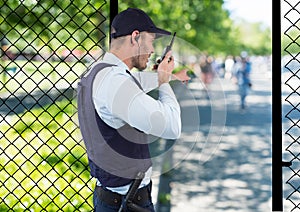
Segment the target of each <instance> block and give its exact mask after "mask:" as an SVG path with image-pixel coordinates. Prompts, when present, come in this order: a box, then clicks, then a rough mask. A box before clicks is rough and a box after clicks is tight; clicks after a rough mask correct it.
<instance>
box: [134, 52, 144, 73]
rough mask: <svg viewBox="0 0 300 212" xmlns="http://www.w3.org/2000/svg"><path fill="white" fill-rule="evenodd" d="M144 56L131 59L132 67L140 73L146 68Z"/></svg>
mask: <svg viewBox="0 0 300 212" xmlns="http://www.w3.org/2000/svg"><path fill="white" fill-rule="evenodd" d="M145 56H146V55H137V56H134V57H133V58H132V64H133V67H135V68H137V69H138V70H140V71H142V70H144V69H145V68H147V63H145V62H144V61H143V59H144V57H145Z"/></svg>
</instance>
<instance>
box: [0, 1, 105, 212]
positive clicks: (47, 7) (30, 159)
mask: <svg viewBox="0 0 300 212" xmlns="http://www.w3.org/2000/svg"><path fill="white" fill-rule="evenodd" d="M105 4H106V1H96V0H87V1H81V0H58V1H57V0H47V1H46V0H40V1H29V0H4V1H1V2H0V11H1V13H0V41H1V43H0V46H1V50H0V71H1V73H0V82H1V84H0V86H1V90H0V97H1V100H0V211H24V210H31V211H76V210H80V211H89V210H91V209H92V200H91V194H92V187H93V184H92V183H93V182H92V180H91V178H90V174H89V170H88V163H87V158H86V155H85V150H84V146H83V144H82V140H81V137H80V133H79V128H78V124H77V117H76V116H77V109H76V103H75V101H76V99H75V98H74V96H75V94H76V93H75V89H76V85H77V81H78V78H79V76H80V75H81V74H82V73H83V72H84V71H85V70H86V69H87V68H88V67H89V66H90V64H91V63H92V62H94V61H95V60H97V59H98V58H99V57H101V56H102V54H103V49H104V46H105V33H104V32H105V30H106V29H107V23H106V22H105V21H106V18H105V17H106V16H105V15H104V14H103V13H105V10H103V6H104V5H105ZM106 12H107V11H106Z"/></svg>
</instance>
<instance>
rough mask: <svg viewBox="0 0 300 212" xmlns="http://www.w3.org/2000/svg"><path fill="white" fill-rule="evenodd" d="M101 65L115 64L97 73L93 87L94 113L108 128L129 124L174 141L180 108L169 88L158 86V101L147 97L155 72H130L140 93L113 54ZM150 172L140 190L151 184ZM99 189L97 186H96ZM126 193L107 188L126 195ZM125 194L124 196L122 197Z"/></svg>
mask: <svg viewBox="0 0 300 212" xmlns="http://www.w3.org/2000/svg"><path fill="white" fill-rule="evenodd" d="M101 62H104V63H109V64H115V65H116V66H112V67H107V68H105V69H103V70H102V71H100V72H99V73H98V74H97V76H96V77H95V80H94V83H93V100H94V104H95V108H96V111H97V113H98V115H99V116H100V117H101V119H102V120H103V121H104V122H105V123H106V124H108V125H109V126H111V127H113V128H115V129H118V128H120V127H122V126H123V125H124V124H126V123H128V124H129V125H130V126H132V127H135V128H137V129H139V130H141V131H143V132H144V133H146V134H150V135H154V136H157V137H161V138H165V139H176V138H178V137H179V136H180V133H181V117H180V106H179V104H178V102H177V99H176V96H175V94H174V92H173V90H172V88H171V86H170V85H169V83H163V84H162V85H160V86H159V88H158V90H159V99H158V100H156V99H154V98H152V97H150V96H149V95H147V94H146V93H147V92H149V91H151V90H153V89H155V88H157V87H158V77H157V73H155V72H133V73H132V75H133V76H134V77H135V78H136V79H137V80H138V81H139V82H140V84H141V86H142V88H143V90H141V89H140V88H139V87H138V86H137V84H136V83H135V82H134V80H133V78H132V77H131V76H130V75H129V74H128V73H126V70H129V68H128V67H127V65H126V64H125V63H123V62H122V61H121V60H120V59H119V58H118V57H116V56H115V55H114V54H112V53H106V54H105V55H104V57H103V60H102V61H101ZM151 172H152V168H150V169H149V170H148V171H147V172H146V177H145V178H144V180H143V181H142V184H141V187H142V186H143V185H147V184H148V183H149V182H150V176H151ZM98 185H99V182H98ZM128 188H129V185H128V186H126V188H125V189H121V191H120V189H118V188H108V189H111V190H113V191H115V192H118V193H122V194H125V193H126V192H127V190H128ZM124 191H125V193H124Z"/></svg>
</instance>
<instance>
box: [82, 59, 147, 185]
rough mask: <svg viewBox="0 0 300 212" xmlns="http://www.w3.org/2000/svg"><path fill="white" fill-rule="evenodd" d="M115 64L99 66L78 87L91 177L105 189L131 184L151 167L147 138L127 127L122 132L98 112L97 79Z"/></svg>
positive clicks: (101, 64)
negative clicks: (95, 104) (108, 123)
mask: <svg viewBox="0 0 300 212" xmlns="http://www.w3.org/2000/svg"><path fill="white" fill-rule="evenodd" d="M109 66H114V65H112V64H106V63H99V64H97V65H95V66H94V67H93V68H92V69H91V70H90V71H89V72H88V73H87V75H85V76H83V77H81V79H80V82H79V83H78V90H77V92H78V93H77V97H78V103H77V104H78V119H79V127H80V131H81V134H82V137H83V141H84V144H85V147H86V151H87V155H88V160H89V166H90V169H91V170H90V171H91V175H92V176H93V177H96V178H98V180H99V181H100V182H101V184H102V185H103V186H106V187H118V186H123V185H127V184H129V183H130V182H131V181H132V180H133V179H134V178H135V177H136V175H137V173H138V172H140V171H142V172H145V171H147V169H148V168H149V167H150V166H151V165H152V162H151V158H150V153H149V147H148V144H147V135H146V134H145V133H143V132H141V131H139V130H137V129H135V128H133V127H131V126H129V125H128V124H126V125H124V126H122V127H121V128H119V129H114V128H112V127H110V126H109V125H107V124H106V123H105V122H104V121H103V120H102V119H101V118H100V117H99V116H98V113H97V112H96V110H95V106H94V103H93V99H92V88H93V81H94V78H95V76H96V75H97V73H98V72H99V71H101V70H102V69H104V68H105V67H109Z"/></svg>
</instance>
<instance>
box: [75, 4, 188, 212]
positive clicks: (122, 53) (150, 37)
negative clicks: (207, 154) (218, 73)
mask: <svg viewBox="0 0 300 212" xmlns="http://www.w3.org/2000/svg"><path fill="white" fill-rule="evenodd" d="M170 34H171V33H170V32H168V31H166V30H163V29H160V28H157V27H156V26H155V25H154V23H153V22H152V20H151V19H150V17H149V16H148V15H147V14H146V13H145V12H143V11H142V10H140V9H134V8H129V9H127V10H125V11H123V12H121V13H119V14H118V15H117V16H116V17H115V18H114V20H113V22H112V31H111V38H112V39H111V46H110V51H109V52H107V53H106V54H105V55H104V57H103V60H102V61H100V62H99V63H97V64H95V65H94V66H93V67H92V69H91V70H90V71H89V72H88V73H87V74H86V75H85V77H83V78H82V79H81V82H80V83H79V85H78V89H79V90H78V116H79V124H80V129H81V132H82V136H83V139H84V142H85V145H86V149H87V153H88V159H89V166H90V169H91V175H92V176H93V177H95V178H96V179H97V185H96V188H95V192H94V207H95V211H118V209H119V208H120V207H121V205H122V204H123V205H122V206H124V210H125V211H130V208H127V205H126V204H124V199H125V196H126V194H127V192H128V190H129V188H130V186H131V184H132V182H133V180H134V179H135V178H136V176H137V174H138V173H143V174H144V177H143V178H142V179H141V183H140V185H139V189H138V191H137V194H136V195H135V198H134V199H133V200H132V202H133V203H134V204H136V205H138V206H139V207H142V208H145V209H148V210H149V211H154V207H153V204H152V200H151V178H150V176H151V172H152V162H151V156H150V153H149V147H148V143H149V139H148V135H153V136H157V137H161V138H166V139H176V138H178V137H179V136H180V133H181V118H180V107H179V104H178V102H177V100H176V97H175V95H174V93H173V91H172V88H171V87H170V85H169V81H170V80H171V78H173V79H176V78H178V77H179V78H180V79H181V80H182V81H186V80H189V77H188V76H187V75H186V71H183V72H181V73H179V74H178V75H177V76H176V75H173V76H172V71H173V69H174V59H173V57H172V53H171V52H168V53H167V54H166V57H165V59H164V60H162V61H161V62H160V64H159V65H158V68H157V71H156V72H153V73H152V72H136V73H131V72H130V70H131V69H133V68H137V69H139V70H143V69H145V68H146V67H147V63H148V60H149V57H150V56H151V54H152V53H153V52H154V48H153V41H154V40H155V39H156V38H157V37H159V36H162V35H170ZM157 87H158V92H159V99H158V100H156V99H154V98H152V97H151V96H149V95H148V94H147V92H149V91H151V90H153V89H155V88H157Z"/></svg>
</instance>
